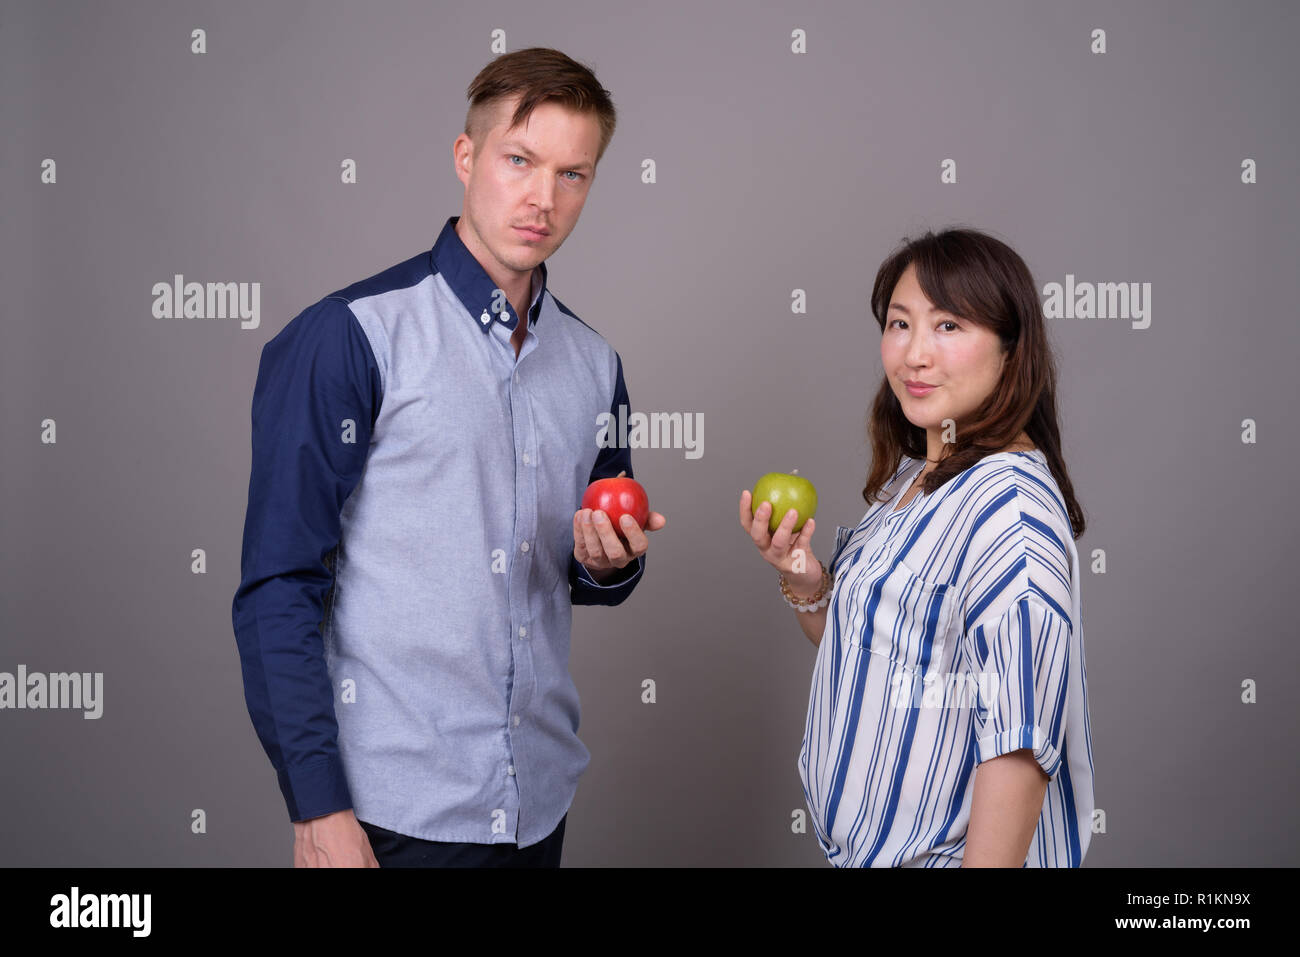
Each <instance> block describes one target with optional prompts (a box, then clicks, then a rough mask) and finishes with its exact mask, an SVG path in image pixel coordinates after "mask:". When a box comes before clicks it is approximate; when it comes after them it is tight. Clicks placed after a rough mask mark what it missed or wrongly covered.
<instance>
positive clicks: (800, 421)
mask: <svg viewBox="0 0 1300 957" xmlns="http://www.w3.org/2000/svg"><path fill="white" fill-rule="evenodd" d="M1298 30H1300V13H1298V11H1297V7H1296V5H1294V4H1292V3H1289V2H1282V0H1278V2H1249V3H1239V4H1226V3H1216V2H1185V0H1162V2H1144V3H1130V2H1118V0H1116V2H1094V3H1066V2H1045V3H1024V2H1010V0H1007V2H995V0H987V2H975V3H969V2H957V0H947V2H906V3H904V2H873V3H854V2H847V0H844V2H817V3H806V4H774V3H768V4H764V3H742V2H727V3H720V2H719V3H699V2H695V3H687V2H655V3H605V2H594V0H593V2H569V0H557V2H551V3H544V4H537V3H526V2H503V3H497V4H491V5H486V6H485V5H474V4H465V3H440V2H439V3H435V2H413V0H410V2H391V0H385V2H378V0H376V2H370V3H364V4H363V3H357V2H341V0H339V2H276V3H262V2H253V0H240V2H226V0H223V2H204V3H166V2H130V3H128V2H95V3H92V2H83V3H73V2H46V0H5V2H4V3H3V10H2V12H0V110H2V111H3V113H2V116H0V119H2V120H3V130H4V136H3V139H0V159H2V160H3V170H2V171H0V177H2V178H0V189H2V190H3V216H2V218H0V262H3V271H4V306H3V309H4V334H5V340H4V345H3V347H2V348H0V357H2V358H0V383H2V385H0V388H2V389H3V407H2V409H0V416H2V418H0V430H2V431H0V443H2V445H0V447H2V448H3V456H4V463H3V468H0V502H2V503H3V505H2V506H0V509H2V515H3V518H2V522H3V527H2V529H0V534H2V535H3V541H4V548H3V559H2V561H3V567H2V568H0V583H2V584H0V602H2V605H0V614H2V616H3V617H2V619H0V676H4V677H0V682H7V686H8V688H9V689H10V692H11V694H10V695H9V696H8V697H7V698H5V703H6V706H5V707H4V708H2V709H0V767H3V769H4V787H3V789H0V816H2V817H3V820H4V821H5V825H4V828H3V831H4V841H3V849H2V850H0V864H3V865H69V866H96V865H123V866H137V865H144V866H152V865H182V866H185V865H267V866H285V865H288V864H290V863H291V862H292V846H293V833H292V828H291V827H290V824H289V820H288V817H287V815H286V813H285V806H284V802H283V800H282V797H281V794H280V792H279V789H278V788H277V785H276V777H275V773H274V771H273V769H272V767H271V765H270V763H269V762H268V761H267V758H266V755H265V754H264V753H263V751H262V748H261V746H260V745H259V743H258V740H257V737H256V735H255V733H254V730H253V725H252V723H251V722H250V719H249V714H248V712H247V710H246V707H245V701H244V692H243V684H242V679H241V674H240V661H239V656H238V653H237V648H236V643H235V638H234V634H233V632H232V627H231V599H232V596H233V595H234V592H235V589H236V587H237V585H238V583H239V576H240V541H241V530H242V525H243V520H244V514H245V509H246V507H247V501H248V490H249V469H250V403H251V399H252V394H253V385H254V381H255V378H256V374H257V369H258V360H259V355H260V353H261V350H262V346H263V345H264V344H265V343H266V342H267V341H268V340H269V339H271V338H272V337H273V336H274V335H275V334H276V333H277V332H278V331H279V330H280V329H282V328H283V327H284V326H285V324H286V323H287V322H289V320H290V319H292V318H293V317H294V316H295V315H297V314H298V313H299V312H301V311H302V310H303V309H304V308H305V307H307V306H308V305H310V304H311V303H313V302H316V301H317V300H319V299H320V298H321V297H323V296H325V295H327V294H328V293H330V292H331V291H333V290H337V289H340V288H342V287H343V286H346V285H347V284H349V283H352V282H355V281H357V280H359V279H362V278H365V277H367V276H370V275H373V274H374V273H376V272H378V271H379V270H381V269H383V268H385V267H387V266H389V265H391V264H393V263H396V262H399V261H401V260H403V259H406V258H408V257H410V256H414V255H416V254H417V253H420V252H421V251H427V250H429V249H430V248H431V246H432V244H433V241H434V239H435V238H436V236H437V234H438V231H439V229H440V228H441V227H442V225H443V223H444V222H445V221H446V219H447V218H448V217H449V216H452V215H457V214H459V212H460V209H461V202H462V197H463V186H462V185H461V183H460V182H459V181H458V180H457V179H456V177H455V175H454V173H453V169H452V155H451V144H452V141H453V140H454V139H455V137H456V136H457V135H458V134H459V133H460V132H461V129H462V127H463V124H464V119H465V110H466V106H467V102H466V99H465V91H466V87H467V85H468V84H469V81H470V80H471V79H472V78H473V77H474V75H475V74H476V73H477V72H478V71H479V70H480V69H481V68H482V67H483V66H484V65H485V64H486V63H488V62H489V61H490V60H491V59H492V58H493V57H495V56H497V55H499V54H501V53H503V52H507V51H511V50H516V49H520V48H523V47H528V46H547V47H555V48H557V49H560V50H562V51H564V52H565V53H567V54H568V55H569V56H571V57H573V58H574V59H576V60H578V61H580V62H582V63H585V64H587V65H588V66H590V67H591V68H592V69H593V70H594V71H595V72H596V74H597V76H598V77H599V79H600V81H601V83H602V84H603V85H604V86H605V87H606V88H607V89H608V90H609V91H610V93H611V94H612V96H613V99H614V103H615V105H616V107H617V109H618V128H617V131H616V133H615V135H614V138H613V140H612V142H611V145H610V147H609V150H608V152H607V153H606V154H605V156H604V157H603V159H602V160H601V163H600V165H599V168H598V172H597V175H596V178H595V181H594V183H593V185H592V188H591V193H590V195H589V197H588V199H587V203H586V206H585V208H584V210H583V213H582V216H581V219H580V221H579V223H578V226H577V228H576V229H575V230H574V231H573V233H572V235H571V236H570V237H569V239H568V240H567V241H566V242H565V243H564V245H563V247H562V248H561V249H560V250H559V251H558V252H557V253H556V254H555V255H554V256H552V257H551V259H550V260H548V261H547V266H548V270H549V278H548V289H550V290H551V291H552V292H553V293H554V294H555V295H556V296H558V297H559V298H560V299H561V300H562V301H563V302H564V303H565V305H566V306H568V307H569V308H571V309H572V310H573V311H574V312H575V313H576V314H577V315H579V316H581V317H582V319H583V320H584V321H585V322H587V323H588V324H589V325H591V326H592V327H593V328H594V329H596V330H597V331H598V332H599V333H600V334H601V335H602V336H603V337H604V338H605V339H606V340H607V341H608V342H609V343H610V345H611V346H613V347H614V348H615V349H617V350H618V352H619V354H620V356H621V358H622V362H623V371H624V375H625V379H626V384H627V388H628V392H629V394H630V397H631V400H632V408H633V411H639V412H642V413H646V414H649V413H656V412H657V413H662V414H665V416H664V417H663V419H662V421H679V422H681V423H683V428H682V429H681V431H680V432H679V433H677V434H675V435H674V436H673V437H672V438H671V440H670V441H667V442H665V443H659V447H657V448H656V447H640V448H633V450H632V461H633V463H634V466H635V473H636V476H637V478H638V480H639V481H641V483H642V484H643V485H644V486H645V487H646V489H647V490H648V492H649V496H650V504H651V507H652V508H653V509H655V510H657V511H659V512H662V513H663V514H664V515H665V516H666V517H667V519H668V525H667V527H666V528H665V529H663V530H662V531H659V532H655V533H653V534H652V535H651V546H650V554H649V555H648V564H647V569H646V574H645V577H644V580H643V581H642V582H641V583H640V585H639V586H638V588H637V589H636V591H635V592H634V593H633V594H632V595H631V596H630V597H629V599H628V600H627V601H626V602H625V603H623V604H622V605H620V606H618V607H579V608H575V609H574V624H573V638H572V652H571V659H570V666H571V671H572V674H573V678H574V681H575V683H576V685H577V688H578V690H579V692H580V694H581V701H582V710H581V724H580V727H579V735H580V737H581V739H582V740H583V742H584V743H585V744H586V746H587V747H588V748H589V750H590V752H591V762H590V765H589V767H588V769H587V771H586V773H585V774H584V775H583V777H582V780H581V783H580V785H579V788H578V792H577V797H576V799H575V801H574V804H573V806H572V808H571V810H570V812H569V817H568V826H567V833H566V840H565V847H564V863H565V865H566V866H577V865H625V864H632V865H684V866H693V865H718V864H724V865H742V866H785V865H819V864H823V865H824V863H825V859H824V856H823V854H822V852H821V851H820V849H819V848H818V845H817V841H816V837H815V835H814V833H813V828H812V826H811V823H810V822H809V820H808V809H807V807H806V805H805V801H804V795H803V792H802V789H801V785H800V779H799V774H798V770H797V768H796V759H797V757H798V753H799V747H800V741H801V738H802V735H803V732H804V722H805V716H806V711H807V707H808V696H809V681H810V676H811V671H812V666H813V661H814V657H815V655H816V649H815V648H814V647H813V645H812V644H811V643H810V642H809V641H808V639H807V638H805V637H804V635H803V634H802V633H801V631H800V629H799V627H798V624H797V622H796V621H795V618H794V613H793V612H792V611H790V609H789V608H787V607H786V605H785V604H784V603H783V601H782V597H781V593H780V591H779V589H778V587H777V582H776V574H775V573H774V572H773V570H772V569H771V567H770V566H768V565H767V564H765V563H764V562H763V561H762V560H761V559H760V557H759V555H758V554H757V552H756V550H755V548H754V546H753V544H752V542H751V541H750V540H749V538H748V537H747V536H746V535H745V533H744V532H743V531H742V530H741V528H740V526H739V523H738V521H737V501H738V498H739V494H740V491H741V490H742V489H747V488H752V487H753V485H754V482H755V481H756V480H757V479H758V477H759V476H761V475H763V474H764V473H766V472H773V471H778V472H788V471H792V470H795V469H797V470H798V471H799V474H800V475H803V476H807V477H808V478H810V479H811V480H812V481H813V482H814V483H815V484H816V486H817V489H818V492H819V495H820V501H819V505H818V510H817V519H818V522H817V524H818V532H817V535H816V536H815V538H814V541H813V548H814V551H815V552H816V553H817V554H818V555H821V556H828V555H829V554H830V552H831V550H832V548H833V545H834V532H835V528H836V526H837V525H842V526H846V527H849V528H852V527H854V526H855V525H857V524H858V522H859V521H860V519H861V518H862V516H863V513H864V512H865V511H866V507H867V506H866V503H865V502H864V500H863V498H862V495H861V490H862V487H863V485H864V481H865V478H866V473H867V469H868V466H869V464H870V462H869V445H868V442H867V436H866V422H867V413H868V410H869V405H870V401H871V398H872V396H873V395H874V394H875V391H876V389H877V387H878V386H879V383H880V381H881V376H882V368H881V359H880V336H881V333H880V329H879V327H878V326H877V324H876V322H875V320H874V319H873V317H872V315H871V310H870V303H869V298H870V292H871V282H872V278H873V276H874V275H875V271H876V269H877V267H878V266H879V264H880V262H881V261H882V259H883V258H884V257H885V256H886V255H887V254H888V252H889V251H890V250H891V249H892V248H893V247H894V246H895V245H896V244H897V243H898V242H899V241H900V240H901V239H903V238H905V237H911V236H916V235H919V234H920V233H922V232H924V231H925V230H926V229H939V228H942V227H944V226H950V225H966V226H972V227H974V228H977V229H980V230H984V231H986V232H988V233H990V234H992V235H994V236H996V237H998V238H1000V239H1002V240H1003V241H1004V242H1006V243H1008V244H1009V245H1011V246H1012V247H1013V248H1014V249H1016V250H1017V251H1018V252H1019V253H1020V254H1021V255H1022V256H1023V257H1024V259H1025V261H1026V262H1027V263H1028V265H1029V267H1030V269H1031V270H1032V272H1033V275H1034V279H1035V282H1036V285H1037V287H1038V289H1039V290H1040V291H1041V294H1042V299H1043V304H1044V308H1045V310H1046V316H1047V324H1048V331H1049V335H1050V338H1051V344H1052V348H1053V351H1054V353H1055V355H1056V357H1057V360H1058V363H1059V370H1060V388H1059V395H1058V407H1059V410H1060V413H1061V432H1062V440H1063V453H1064V457H1065V461H1066V463H1067V465H1068V467H1069V471H1070V475H1071V477H1072V479H1073V481H1074V489H1075V493H1076V495H1077V496H1078V499H1079V501H1080V503H1081V504H1082V506H1083V508H1084V511H1085V514H1086V516H1087V528H1086V532H1085V534H1084V536H1083V537H1082V539H1080V540H1079V542H1078V543H1077V547H1078V551H1079V556H1080V559H1081V567H1082V574H1083V579H1082V609H1083V622H1082V630H1083V635H1084V648H1085V650H1086V661H1087V679H1088V692H1089V710H1090V714H1091V739H1092V747H1093V759H1094V772H1095V801H1096V813H1095V814H1094V818H1093V823H1092V835H1091V841H1090V845H1089V848H1088V855H1087V859H1086V861H1085V865H1086V866H1108V865H1110V866H1114V865H1294V864H1296V863H1297V861H1298V859H1300V856H1298V854H1297V851H1298V844H1300V838H1298V837H1297V830H1296V828H1295V827H1294V824H1293V820H1292V818H1293V815H1294V806H1295V800H1296V782H1297V765H1296V760H1295V757H1294V755H1295V741H1296V739H1297V734H1298V733H1300V721H1297V695H1296V692H1295V689H1292V688H1290V687H1288V682H1290V681H1291V680H1292V679H1293V678H1294V677H1295V676H1296V674H1297V673H1298V669H1297V665H1298V664H1300V651H1298V650H1297V649H1298V645H1300V642H1298V641H1297V639H1298V638H1300V636H1298V635H1297V627H1296V624H1295V614H1294V610H1293V605H1292V602H1291V599H1292V597H1294V593H1295V584H1294V580H1293V577H1292V576H1293V575H1294V573H1295V563H1294V561H1295V543H1296V536H1297V531H1298V529H1297V522H1296V519H1295V508H1294V503H1293V501H1292V496H1291V493H1290V491H1289V490H1290V489H1292V488H1293V486H1294V480H1293V475H1294V471H1295V469H1296V466H1297V463H1298V462H1300V452H1298V451H1297V450H1298V449H1300V445H1298V444H1297V430H1296V426H1295V414H1296V413H1295V408H1296V399H1297V388H1296V379H1295V370H1296V366H1297V358H1298V357H1297V348H1296V347H1297V339H1298V338H1300V337H1298V335H1297V321H1296V305H1295V303H1296V299H1297V288H1296V285H1297V283H1296V261H1297V252H1298V251H1300V249H1298V246H1300V244H1298V242H1297V239H1298V236H1297V231H1298V227H1297V223H1298V222H1300V216H1298V215H1297V214H1298V213H1300V203H1298V201H1297V200H1298V197H1300V192H1298V191H1297V185H1296V184H1297V181H1298V177H1300V168H1298V160H1297V158H1298V156H1300V141H1298V138H1297V135H1296V134H1297V129H1296V126H1297V123H1296V110H1295V102H1294V100H1295V92H1296V90H1297V89H1300V68H1297V65H1296V59H1295V55H1294V53H1295V46H1296V37H1297V31H1298ZM192 283H196V284H200V285H201V287H202V288H204V289H207V288H208V287H209V284H219V285H220V286H221V288H223V289H230V290H234V293H233V294H232V295H231V296H230V297H229V299H228V301H229V302H232V303H237V304H238V306H237V307H232V308H231V309H228V310H224V311H222V312H221V313H220V314H203V315H186V310H185V309H184V308H175V307H176V306H177V304H179V303H183V302H184V300H185V289H186V287H187V286H188V285H189V284H192ZM226 284H230V285H226ZM672 416H679V418H677V419H676V420H674V419H672ZM32 675H44V676H50V675H71V676H75V681H73V679H67V680H65V681H64V682H63V684H62V690H63V691H64V692H65V694H63V695H62V696H61V697H60V696H46V697H44V698H41V699H31V698H27V697H25V696H24V695H23V694H16V693H14V692H16V691H23V692H25V689H26V688H27V687H28V682H29V681H30V680H31V676H32ZM74 685H75V687H74ZM74 691H75V692H76V696H75V697H73V696H72V692H74ZM19 698H21V699H22V701H21V704H22V706H20V702H19V700H18V699H19ZM28 704H31V705H34V706H27V705H28Z"/></svg>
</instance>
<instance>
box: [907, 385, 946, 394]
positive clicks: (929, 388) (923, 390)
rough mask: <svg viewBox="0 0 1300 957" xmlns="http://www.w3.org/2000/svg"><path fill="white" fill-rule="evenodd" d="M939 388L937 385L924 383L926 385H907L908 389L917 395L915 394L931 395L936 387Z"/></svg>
mask: <svg viewBox="0 0 1300 957" xmlns="http://www.w3.org/2000/svg"><path fill="white" fill-rule="evenodd" d="M937 388H939V387H938V386H937V385H924V386H921V385H909V386H908V387H907V391H908V392H909V393H911V394H912V395H915V396H922V395H929V394H930V393H931V392H933V391H934V390H935V389H937Z"/></svg>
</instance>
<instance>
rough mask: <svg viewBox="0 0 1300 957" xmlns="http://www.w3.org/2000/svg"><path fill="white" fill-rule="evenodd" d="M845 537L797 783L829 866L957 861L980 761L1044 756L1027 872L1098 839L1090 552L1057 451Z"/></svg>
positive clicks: (1019, 459) (883, 515) (1017, 459)
mask: <svg viewBox="0 0 1300 957" xmlns="http://www.w3.org/2000/svg"><path fill="white" fill-rule="evenodd" d="M924 464H925V463H924V462H923V461H921V460H918V459H911V458H907V457H904V458H903V462H902V464H901V466H900V468H899V469H898V471H897V472H896V473H895V475H894V478H893V479H892V480H891V482H890V483H889V485H888V486H887V487H886V492H887V494H888V496H889V498H888V501H887V502H878V503H876V504H874V505H873V506H872V507H871V508H870V509H868V510H867V513H866V515H865V516H864V517H863V519H862V522H861V524H860V525H858V527H857V529H848V528H840V529H839V534H838V535H837V541H836V549H835V552H834V554H833V556H832V558H831V561H830V562H828V563H827V567H828V568H829V569H831V570H832V571H833V573H834V575H835V584H834V587H833V590H832V595H831V602H830V605H829V610H828V613H827V616H826V630H825V632H824V633H823V634H822V639H821V644H820V645H819V646H818V651H817V660H816V664H815V665H814V668H813V679H812V688H811V691H810V695H809V701H808V718H807V723H806V726H805V731H804V740H803V746H802V747H801V749H800V753H799V775H800V778H801V779H802V781H803V785H804V796H805V798H806V799H807V802H808V808H809V810H810V811H811V812H812V819H813V822H814V825H815V828H816V833H817V840H818V842H819V843H820V845H821V847H822V850H823V851H824V852H825V853H826V857H827V859H828V860H830V861H831V863H833V864H835V865H837V866H841V867H870V866H876V867H889V866H893V867H958V866H960V865H961V862H962V857H963V852H964V850H965V846H966V830H967V826H968V825H969V823H970V811H971V799H972V797H973V794H974V781H975V776H976V769H977V767H978V766H979V765H980V764H981V763H982V762H984V761H988V760H989V759H991V758H994V757H996V756H998V755H1002V754H1008V753H1010V752H1012V751H1016V750H1019V749H1020V748H1029V749H1030V751H1031V752H1032V754H1033V757H1034V759H1035V761H1037V763H1038V765H1039V767H1041V768H1042V770H1043V771H1044V773H1045V774H1047V775H1049V776H1050V780H1049V781H1048V782H1047V793H1046V796H1045V797H1044V800H1043V808H1042V812H1041V814H1040V816H1039V819H1038V824H1037V826H1036V828H1035V829H1034V836H1033V839H1032V840H1031V842H1030V845H1029V852H1028V855H1027V856H1026V859H1025V866H1027V867H1077V866H1079V865H1080V864H1081V863H1082V861H1083V856H1084V854H1085V853H1086V852H1087V849H1088V842H1089V838H1090V837H1091V834H1092V813H1093V789H1092V736H1091V731H1090V728H1089V719H1088V698H1087V681H1086V670H1085V666H1084V653H1083V621H1082V615H1081V609H1080V569H1079V556H1078V552H1077V551H1076V549H1075V545H1074V539H1073V538H1072V537H1071V534H1070V522H1069V518H1068V516H1067V513H1066V510H1065V504H1064V501H1063V499H1062V497H1061V492H1060V489H1059V488H1058V487H1057V484H1056V480H1055V479H1054V478H1053V477H1052V473H1051V470H1050V469H1049V468H1048V466H1047V458H1046V456H1045V455H1044V454H1043V452H1042V451H1041V450H1038V449H1034V450H1031V451H1028V452H1000V453H997V454H995V455H990V456H986V457H985V458H983V459H981V460H980V461H979V462H977V463H976V464H975V465H974V466H972V467H971V468H969V469H967V470H966V471H964V472H962V473H961V474H959V475H957V476H955V477H954V478H952V479H951V480H949V481H948V482H947V483H945V484H944V485H942V486H940V487H939V488H938V489H936V490H935V491H934V492H932V493H931V494H929V495H922V494H921V493H919V492H918V493H917V494H916V495H915V496H914V497H913V498H912V500H911V501H910V502H908V504H907V505H904V506H903V507H902V509H900V510H898V511H895V510H894V508H895V506H896V505H897V504H898V503H899V502H900V501H901V499H902V495H903V493H904V492H905V491H906V489H907V488H908V487H909V486H910V485H911V483H912V480H913V479H914V478H915V477H916V475H917V474H918V473H919V472H920V470H921V468H922V467H923V466H924Z"/></svg>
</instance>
